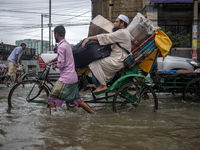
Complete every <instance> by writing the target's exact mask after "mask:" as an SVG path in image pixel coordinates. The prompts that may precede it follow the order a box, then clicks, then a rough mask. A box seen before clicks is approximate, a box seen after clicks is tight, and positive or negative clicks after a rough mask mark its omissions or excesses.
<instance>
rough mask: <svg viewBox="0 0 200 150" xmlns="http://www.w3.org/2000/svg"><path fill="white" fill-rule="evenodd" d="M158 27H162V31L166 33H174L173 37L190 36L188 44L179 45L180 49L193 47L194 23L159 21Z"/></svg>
mask: <svg viewBox="0 0 200 150" xmlns="http://www.w3.org/2000/svg"><path fill="white" fill-rule="evenodd" d="M158 26H160V27H161V29H162V30H164V31H165V32H166V33H167V32H172V35H183V36H186V35H188V34H190V37H189V39H188V42H187V43H186V44H182V45H179V46H178V47H190V48H191V47H192V21H190V20H189V21H188V20H186V21H180V20H177V21H175V20H172V21H168V20H159V21H158Z"/></svg>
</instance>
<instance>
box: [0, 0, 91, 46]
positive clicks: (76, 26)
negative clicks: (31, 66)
mask: <svg viewBox="0 0 200 150" xmlns="http://www.w3.org/2000/svg"><path fill="white" fill-rule="evenodd" d="M0 4H1V7H0V42H3V43H5V44H11V45H15V41H16V40H23V39H37V40H41V14H44V15H49V0H0ZM90 21H91V0H74V1H72V0H51V23H52V25H53V27H51V30H53V29H54V28H55V26H57V25H64V27H65V29H66V35H65V39H66V40H67V41H68V42H69V43H70V44H77V43H78V42H79V41H80V40H82V39H84V38H86V37H87V35H88V29H89V23H90ZM48 23H49V17H48V16H47V17H43V27H44V29H43V40H46V41H49V27H48ZM53 38H54V37H53ZM51 42H52V37H51ZM53 44H55V40H54V39H53Z"/></svg>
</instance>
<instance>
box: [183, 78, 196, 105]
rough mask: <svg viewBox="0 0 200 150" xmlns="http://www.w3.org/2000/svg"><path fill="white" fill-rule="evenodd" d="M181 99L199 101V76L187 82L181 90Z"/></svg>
mask: <svg viewBox="0 0 200 150" xmlns="http://www.w3.org/2000/svg"><path fill="white" fill-rule="evenodd" d="M183 100H184V101H188V102H200V78H195V79H193V80H191V81H190V82H188V83H187V85H186V86H185V88H184V91H183Z"/></svg>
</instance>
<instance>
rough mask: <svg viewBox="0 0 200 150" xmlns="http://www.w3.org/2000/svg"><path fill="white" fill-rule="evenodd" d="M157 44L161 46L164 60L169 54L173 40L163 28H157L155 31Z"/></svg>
mask: <svg viewBox="0 0 200 150" xmlns="http://www.w3.org/2000/svg"><path fill="white" fill-rule="evenodd" d="M155 34H156V35H155V44H156V46H157V47H158V48H159V50H160V52H161V54H162V56H163V61H164V59H165V57H166V56H167V54H168V52H169V51H170V49H171V47H172V41H171V40H170V38H169V37H168V36H167V35H166V34H165V33H164V32H163V31H161V30H156V32H155Z"/></svg>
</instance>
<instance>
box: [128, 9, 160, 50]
mask: <svg viewBox="0 0 200 150" xmlns="http://www.w3.org/2000/svg"><path fill="white" fill-rule="evenodd" d="M127 29H128V31H129V32H130V34H131V36H132V37H131V38H132V40H131V41H132V46H133V47H132V50H134V49H135V48H137V47H138V46H139V45H140V44H142V43H143V42H144V41H145V40H147V39H148V38H149V37H150V36H151V35H153V34H154V32H155V30H158V29H160V27H158V26H156V25H154V24H153V23H152V22H151V21H150V20H148V19H147V18H145V17H144V16H143V15H142V14H141V13H137V15H136V16H135V17H134V18H133V20H132V22H131V23H130V24H129V26H128V27H127Z"/></svg>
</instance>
